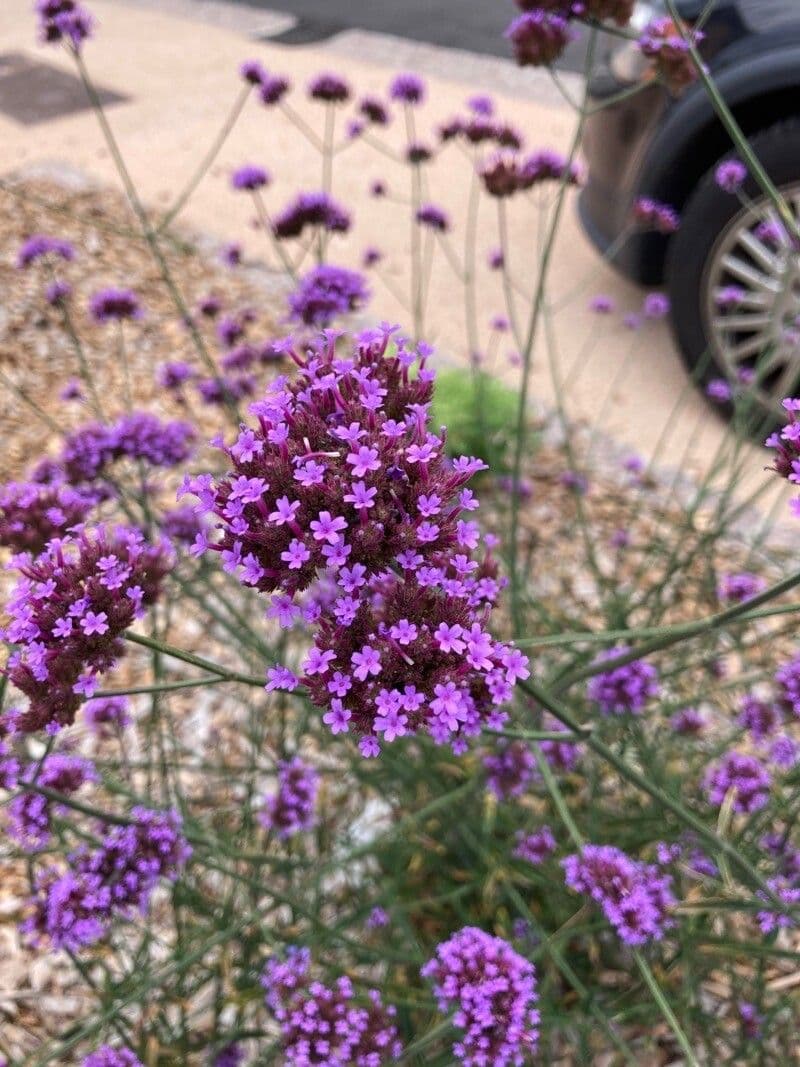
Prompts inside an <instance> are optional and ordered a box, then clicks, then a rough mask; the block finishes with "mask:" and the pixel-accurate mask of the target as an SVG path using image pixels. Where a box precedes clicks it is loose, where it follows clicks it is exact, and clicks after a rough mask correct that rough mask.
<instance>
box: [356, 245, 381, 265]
mask: <svg viewBox="0 0 800 1067" xmlns="http://www.w3.org/2000/svg"><path fill="white" fill-rule="evenodd" d="M382 259H383V253H382V252H381V250H380V249H379V248H374V247H373V246H372V245H370V246H369V247H368V248H365V249H364V252H363V253H362V256H361V265H362V266H363V267H364V269H365V270H369V268H370V267H374V266H375V265H376V263H380V261H381V260H382Z"/></svg>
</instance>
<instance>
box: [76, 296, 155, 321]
mask: <svg viewBox="0 0 800 1067" xmlns="http://www.w3.org/2000/svg"><path fill="white" fill-rule="evenodd" d="M89 312H90V314H91V316H92V318H93V319H94V320H95V322H100V323H105V322H122V321H123V320H124V319H140V318H141V317H142V315H143V314H144V312H143V310H142V305H141V304H140V302H139V298H138V296H137V295H136V294H135V293H134V292H133V291H132V290H131V289H101V290H100V292H98V293H94V294H93V295H92V297H91V299H90V300H89Z"/></svg>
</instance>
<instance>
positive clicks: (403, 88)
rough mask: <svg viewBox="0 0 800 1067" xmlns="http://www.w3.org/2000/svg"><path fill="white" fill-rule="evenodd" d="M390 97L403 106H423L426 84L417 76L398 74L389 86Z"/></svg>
mask: <svg viewBox="0 0 800 1067" xmlns="http://www.w3.org/2000/svg"><path fill="white" fill-rule="evenodd" d="M389 96H390V97H391V98H392V100H397V101H399V102H400V103H402V104H421V103H422V102H423V100H424V99H425V82H424V81H423V80H422V78H420V77H419V75H417V74H408V73H407V74H398V75H397V76H396V77H395V78H393V79H392V82H391V84H390V86H389Z"/></svg>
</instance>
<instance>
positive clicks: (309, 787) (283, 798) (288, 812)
mask: <svg viewBox="0 0 800 1067" xmlns="http://www.w3.org/2000/svg"><path fill="white" fill-rule="evenodd" d="M318 784H319V775H318V774H317V772H316V771H315V770H314V768H313V767H311V766H310V765H309V764H308V763H304V762H303V760H301V759H300V757H299V756H295V757H293V758H292V759H290V760H282V761H281V762H280V763H279V764H278V791H277V793H275V795H274V796H271V797H270V798H269V800H268V801H267V804H266V806H265V808H264V811H263V812H262V815H261V821H262V823H263V825H264V826H266V827H267V828H268V829H270V830H274V831H275V832H276V833H277V835H278V837H280V838H281V839H283V840H285V839H286V838H288V837H291V836H292V835H293V834H296V833H298V832H299V831H301V830H310V829H311V828H312V827H313V825H314V805H315V803H316V799H317V786H318Z"/></svg>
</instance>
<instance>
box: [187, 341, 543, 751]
mask: <svg viewBox="0 0 800 1067" xmlns="http://www.w3.org/2000/svg"><path fill="white" fill-rule="evenodd" d="M392 333H393V331H392V330H391V329H389V328H383V329H379V330H371V331H365V332H363V333H361V334H358V335H357V336H356V338H355V342H354V345H353V348H352V351H351V352H348V353H347V354H343V355H339V354H338V352H337V347H336V344H337V339H336V336H335V335H334V334H328V335H326V336H325V337H324V338H323V339H322V340H321V341H320V342H319V343H318V344H317V345H316V346H315V347H312V348H311V350H310V351H309V353H308V355H307V356H305V357H304V356H301V355H299V354H298V353H296V352H292V358H293V359H294V360H295V361H296V362H297V363H298V365H299V367H300V374H299V375H298V377H297V378H295V379H294V380H292V381H291V382H289V381H288V380H287V379H285V378H281V379H279V380H277V381H276V382H275V383H274V385H273V387H272V388H271V389H270V390H269V391H268V393H267V395H266V397H265V398H264V400H262V401H259V402H257V403H255V404H253V405H252V407H251V411H252V412H253V414H254V415H255V416H256V417H257V419H258V425H257V427H256V428H255V429H253V428H250V427H243V428H242V430H241V432H240V434H239V437H238V439H237V441H236V442H235V443H234V444H233V445H231V446H230V447H228V448H226V449H225V451H226V453H227V455H228V457H229V460H230V462H231V463H232V465H233V470H232V471H231V472H230V474H228V475H226V476H225V477H223V478H222V479H220V480H219V481H217V482H216V483H215V481H214V479H213V478H212V477H211V476H210V475H206V476H201V477H199V478H190V479H187V481H186V483H185V486H184V490H185V491H188V492H194V493H196V494H197V495H198V497H199V499H200V504H199V508H200V510H201V511H202V512H205V513H208V514H209V515H210V517H211V518H212V519H213V520H214V521H215V522H216V525H217V528H218V530H219V534H220V537H219V539H218V540H216V541H214V542H210V541H209V540H208V539H207V538H205V537H201V538H200V539H199V541H198V546H197V551H203V550H205V549H206V548H212V549H213V550H215V551H217V552H219V553H221V557H222V563H223V566H224V567H225V568H226V570H228V571H230V572H233V573H236V574H238V575H239V577H240V580H241V581H242V582H243V583H245V584H246V585H251V586H254V587H255V588H257V589H260V590H262V591H263V592H265V593H271V594H273V595H272V607H271V608H270V611H269V614H270V616H271V617H274V618H277V619H278V620H279V622H280V623H281V624H282V625H285V626H290V625H292V624H293V623H294V622H295V621H296V619H297V618H298V606H297V604H296V603H295V596H296V594H298V593H299V592H301V591H302V590H304V589H306V588H307V587H308V586H309V584H310V583H311V582H312V581H313V580H314V579H315V578H316V577H317V576H318V575H320V574H322V573H327V574H328V575H329V576H330V577H331V578H332V580H333V581H334V582H335V585H336V591H337V597H336V599H335V600H334V601H333V603H332V605H331V606H330V607H329V608H328V609H327V610H325V611H320V614H319V616H318V617H317V618H316V619H315V620H314V623H315V626H316V640H315V644H314V645H313V647H312V648H311V650H310V652H309V653H308V655H307V657H306V659H305V661H304V663H303V682H304V684H305V686H306V687H307V690H308V692H309V694H310V696H311V698H312V700H313V702H314V703H315V704H316V705H317V706H318V707H320V708H322V709H324V710H325V712H326V716H325V720H326V722H327V723H328V724H329V725H330V726H331V728H332V729H333V730H334V731H335V732H346V731H347V730H348V729H350V728H352V729H354V730H355V731H356V732H357V733H358V734H360V735H361V736H362V740H361V748H362V752H364V753H365V754H366V755H375V754H377V752H378V750H379V738H382V739H383V740H385V741H393V740H394V739H395V738H397V737H402V736H403V735H405V734H413V733H416V732H417V730H419V729H425V730H427V731H428V732H429V733H430V734H431V736H433V737H434V738H435V739H436V740H437V741H439V742H444V741H448V740H451V741H458V742H459V743H461V742H462V741H463V739H464V738H465V737H468V736H471V735H474V734H476V733H477V732H478V731H479V730H480V728H481V726H482V725H483V723H485V722H494V723H502V721H503V715H502V713H500V707H501V705H502V704H503V703H504V702H505V701H507V700H508V698H509V696H510V695H511V691H512V686H513V684H514V682H515V681H516V680H517V679H518V678H525V677H527V675H528V668H527V661H526V659H525V657H524V656H523V655H522V654H521V653H520V652H518V651H517V650H515V649H512V648H510V647H509V646H506V645H503V644H501V643H500V642H497V641H495V639H494V638H493V637H492V636H491V635H490V634H489V632H488V631H487V629H486V623H487V621H488V618H489V614H490V611H491V607H492V604H493V603H494V602H495V600H496V598H497V596H498V594H499V591H500V588H501V583H500V581H499V579H498V577H497V568H496V564H495V562H494V560H493V558H492V556H491V553H490V552H486V554H485V555H484V557H483V559H482V560H478V559H475V558H473V553H474V552H475V551H476V550H478V548H479V546H480V543H481V535H480V532H479V529H478V526H477V523H475V522H474V521H473V520H471V519H470V518H469V517H468V515H469V513H470V512H472V511H474V510H475V508H476V507H477V506H478V502H477V500H476V499H475V496H474V494H473V493H472V491H471V490H470V489H468V488H467V487H466V483H467V482H468V481H469V479H470V477H471V476H472V475H473V474H474V473H476V472H477V471H479V470H481V469H482V468H483V467H484V466H485V464H483V463H482V462H481V461H479V460H475V459H470V458H468V457H463V456H462V457H460V458H459V459H456V460H455V461H453V462H451V461H450V460H448V459H447V458H446V456H445V454H444V437H443V436H442V435H439V434H436V433H434V432H433V431H432V430H431V428H430V424H429V413H428V407H429V404H430V399H431V395H432V388H433V378H434V375H433V372H432V371H431V370H430V369H429V368H428V366H427V358H428V355H429V349H428V348H427V347H425V346H420V347H419V348H418V349H417V350H414V349H410V348H409V347H407V344H406V343H405V342H404V341H403V340H402V339H400V338H394V339H392ZM390 341H391V343H392V349H390V348H389V344H390ZM414 368H416V371H415V373H413V374H412V370H413V369H414ZM412 678H413V682H412V681H411V680H410V679H412ZM296 682H297V679H296V678H294V676H293V675H292V674H291V672H288V671H287V670H286V669H285V668H277V669H274V670H272V671H271V672H270V682H269V685H270V686H278V687H281V688H285V687H287V686H289V687H290V686H292V685H295V684H296Z"/></svg>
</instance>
